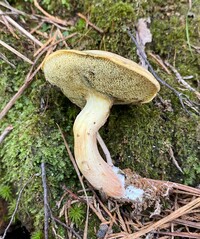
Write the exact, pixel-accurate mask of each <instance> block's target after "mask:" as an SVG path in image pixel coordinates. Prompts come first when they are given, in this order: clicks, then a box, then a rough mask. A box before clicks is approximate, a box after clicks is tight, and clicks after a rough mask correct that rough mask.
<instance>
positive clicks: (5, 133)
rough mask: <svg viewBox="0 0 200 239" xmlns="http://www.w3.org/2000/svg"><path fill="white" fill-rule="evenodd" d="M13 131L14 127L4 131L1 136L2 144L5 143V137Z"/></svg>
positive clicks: (10, 126)
mask: <svg viewBox="0 0 200 239" xmlns="http://www.w3.org/2000/svg"><path fill="white" fill-rule="evenodd" d="M11 130H13V126H12V125H9V126H7V127H6V128H5V129H4V131H3V133H2V134H1V135H0V144H1V143H2V142H3V140H4V139H5V137H6V136H7V135H8V134H9V133H10V132H11Z"/></svg>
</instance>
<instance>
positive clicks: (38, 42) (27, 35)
mask: <svg viewBox="0 0 200 239" xmlns="http://www.w3.org/2000/svg"><path fill="white" fill-rule="evenodd" d="M0 13H3V12H2V11H1V10H0ZM4 17H5V18H6V20H7V21H8V22H9V23H10V24H11V25H12V26H13V27H16V28H17V29H18V30H19V31H20V32H21V33H22V34H24V35H25V36H26V37H28V38H29V39H31V40H32V41H33V42H34V43H35V44H36V45H39V46H42V45H43V44H42V43H41V42H40V41H39V40H38V39H36V38H35V37H34V36H33V35H32V34H31V33H29V32H28V31H27V30H25V29H24V28H23V27H22V26H20V25H19V24H18V23H17V22H15V21H14V20H13V19H12V18H11V17H9V16H4Z"/></svg>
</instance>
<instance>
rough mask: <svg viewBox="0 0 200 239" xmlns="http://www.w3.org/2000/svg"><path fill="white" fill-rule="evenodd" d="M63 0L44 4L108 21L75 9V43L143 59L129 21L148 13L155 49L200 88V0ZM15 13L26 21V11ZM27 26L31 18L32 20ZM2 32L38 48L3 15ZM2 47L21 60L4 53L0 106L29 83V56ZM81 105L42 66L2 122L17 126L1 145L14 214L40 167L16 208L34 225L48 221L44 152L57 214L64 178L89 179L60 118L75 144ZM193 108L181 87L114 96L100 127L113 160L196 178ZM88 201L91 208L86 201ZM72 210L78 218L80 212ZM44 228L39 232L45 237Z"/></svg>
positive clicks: (199, 161)
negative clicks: (141, 98) (149, 97)
mask: <svg viewBox="0 0 200 239" xmlns="http://www.w3.org/2000/svg"><path fill="white" fill-rule="evenodd" d="M55 2H56V3H57V1H55ZM55 2H54V1H46V0H44V1H42V2H41V3H40V4H41V5H42V6H43V8H44V9H46V10H47V11H49V12H50V13H51V14H54V15H57V16H58V15H59V17H60V18H67V19H71V18H74V17H76V13H77V12H81V13H83V14H84V15H87V16H89V18H90V21H91V22H92V23H94V24H95V25H96V26H98V27H99V28H101V29H103V31H104V33H103V34H100V33H99V32H97V31H95V30H94V29H93V28H91V27H88V26H87V25H86V23H85V21H84V20H83V19H79V18H76V21H75V25H74V26H72V27H69V28H68V31H67V32H66V34H70V33H73V32H78V34H77V35H76V36H75V37H73V38H72V39H70V40H69V44H70V45H71V46H72V47H73V48H74V49H79V50H84V49H101V50H107V51H111V52H114V53H117V54H119V55H122V56H124V57H127V58H129V59H133V60H135V61H137V60H138V59H137V55H136V48H135V46H134V44H133V43H132V41H131V39H130V37H129V36H128V35H127V33H126V31H125V30H124V29H125V27H129V28H130V29H132V30H133V29H134V27H135V25H136V23H137V20H138V19H139V18H141V17H145V18H146V17H150V18H151V24H150V30H151V32H152V34H153V41H152V43H150V44H148V46H147V51H149V52H153V53H154V54H158V55H159V56H160V57H161V58H162V59H165V60H167V61H169V62H170V63H171V64H172V65H174V66H175V68H176V69H177V70H178V71H179V72H180V74H181V75H182V76H190V75H192V76H193V78H192V79H190V80H187V82H188V83H189V84H190V85H191V86H193V87H194V88H196V89H199V84H200V82H199V79H200V69H199V65H200V57H199V53H198V51H196V50H195V49H194V48H191V49H190V45H192V46H199V45H198V44H199V38H200V12H199V8H198V7H197V6H199V5H200V1H199V0H196V1H194V3H193V6H192V8H191V9H190V15H188V9H189V7H188V3H187V1H170V0H168V1H159V0H157V1H152V0H151V1H146V0H142V1H136V0H135V1H115V0H102V1H97V0H86V1H73V0H72V1H68V0H65V1H62V3H61V2H60V3H59V4H55ZM11 4H12V5H13V6H16V7H17V8H18V9H22V10H23V11H26V12H28V11H30V9H31V6H32V7H33V3H31V2H27V1H20V2H18V1H12V2H11ZM191 13H192V14H191ZM187 16H191V17H187ZM24 20H25V22H26V21H27V22H29V27H34V26H36V25H37V23H35V22H33V23H32V22H31V21H30V19H26V18H24ZM186 20H187V21H186ZM17 21H18V22H20V19H19V18H18V19H17ZM186 23H187V24H186ZM24 24H25V23H24ZM25 26H26V27H27V28H28V25H26V24H25ZM49 28H50V27H49V26H48V24H45V25H43V31H49ZM186 32H187V33H188V36H189V38H188V37H187V34H186ZM0 38H1V39H2V40H3V41H5V42H6V43H8V44H10V45H12V46H13V47H15V48H16V49H17V50H18V51H21V52H24V54H26V55H27V56H29V57H30V58H32V55H33V51H34V48H33V45H32V43H31V42H30V41H29V40H27V39H26V38H24V37H20V39H16V38H14V37H13V36H12V35H11V33H10V32H9V31H8V30H7V29H6V27H5V26H3V25H1V28H0ZM41 41H42V39H41ZM61 48H62V46H61ZM1 52H2V53H3V54H5V55H6V56H7V58H8V59H9V60H10V61H11V62H12V63H13V64H14V65H15V66H16V68H12V67H11V66H10V65H8V64H7V63H6V62H4V61H2V60H0V106H1V109H3V108H4V107H5V105H6V103H7V102H8V101H9V100H10V98H11V97H12V96H13V94H15V93H16V92H17V90H18V89H19V87H20V86H21V85H22V84H23V82H24V80H25V77H26V74H27V73H28V71H29V68H30V66H29V64H27V63H24V62H23V61H22V60H21V59H20V58H18V57H16V56H15V55H13V54H12V53H11V52H9V51H8V50H6V49H5V48H3V47H1ZM149 61H150V62H151V64H152V65H153V67H154V70H155V71H156V72H157V73H158V74H159V76H160V77H161V78H162V79H163V80H165V81H166V82H168V83H169V84H171V85H172V86H173V87H174V88H176V89H178V90H179V91H180V92H183V93H185V94H188V96H189V97H190V98H191V99H192V100H194V101H196V102H198V101H197V98H196V96H195V95H194V94H193V93H190V92H188V91H187V90H185V89H184V87H183V86H181V85H180V84H179V83H178V82H177V80H176V79H175V76H174V75H173V74H172V75H168V74H167V73H165V72H164V71H163V69H162V68H161V67H160V66H159V65H158V64H156V63H155V61H153V60H152V59H151V57H149ZM163 101H164V102H167V101H168V104H169V105H170V110H168V108H169V107H168V108H166V107H165V105H164V104H163ZM198 103H199V102H198ZM78 112H79V109H78V107H76V106H75V105H73V104H72V103H71V102H70V101H69V100H68V99H66V98H65V97H64V96H63V94H62V93H61V92H60V91H59V90H58V89H57V88H55V87H53V86H51V85H49V84H48V83H47V82H46V81H45V79H44V75H43V74H42V72H39V73H38V74H37V75H36V77H35V80H34V81H33V83H32V84H31V85H30V87H29V88H28V89H27V90H26V91H25V92H24V94H23V95H22V96H21V97H20V99H19V100H18V101H17V102H16V103H15V105H14V106H13V107H12V109H11V110H10V111H9V112H8V114H7V115H6V116H5V117H4V119H3V120H2V121H1V125H0V131H1V132H2V131H3V130H4V129H5V127H6V126H8V125H10V124H11V125H12V126H13V127H14V128H13V130H12V132H11V133H10V134H9V136H8V137H6V139H5V140H4V142H3V143H2V145H1V151H0V175H1V177H0V187H2V188H3V187H4V186H5V185H7V186H10V188H11V189H10V190H11V191H12V196H11V197H9V200H8V203H9V205H10V207H9V209H10V210H9V213H10V214H12V210H13V207H14V205H15V202H16V199H17V196H18V192H19V190H20V188H21V187H22V185H23V184H24V183H26V182H27V181H28V180H29V178H30V177H31V176H33V175H35V174H36V176H35V177H34V178H33V180H31V182H30V183H29V184H28V186H27V187H26V188H25V190H24V193H23V196H22V199H21V201H20V204H19V208H18V213H17V218H18V219H20V220H21V221H22V222H23V223H26V225H27V226H28V227H29V228H30V229H31V230H32V231H35V233H34V235H36V236H38V235H39V236H40V233H38V231H40V230H42V228H43V225H42V223H41V221H43V217H44V216H43V188H42V182H41V175H40V174H38V173H40V171H41V169H40V164H41V162H42V161H44V162H46V170H47V180H48V187H49V189H50V192H49V200H50V204H51V207H52V210H53V212H54V213H55V214H56V215H58V211H59V210H58V209H57V207H56V202H57V201H59V200H60V198H61V196H62V195H63V192H64V190H63V188H62V186H63V185H66V187H67V188H70V189H71V190H72V191H75V192H76V191H77V189H78V188H81V187H80V185H79V181H78V179H77V177H76V173H75V170H74V169H73V166H72V164H71V162H70V160H69V157H68V155H67V152H66V149H65V146H64V143H63V140H62V137H61V134H60V132H59V130H58V127H57V124H59V126H60V127H61V129H62V130H63V131H64V133H65V136H66V138H67V141H68V143H69V145H70V147H71V149H72V150H73V134H72V126H73V121H74V119H75V117H76V115H77V114H78ZM191 114H192V115H191V116H189V115H188V114H187V113H186V112H185V111H184V110H183V108H182V106H181V104H180V102H179V100H178V98H177V96H175V95H174V94H173V93H172V92H171V91H170V90H169V89H167V88H166V87H164V86H161V91H160V93H159V96H158V97H157V98H156V99H154V100H153V102H151V103H149V104H146V105H140V106H134V105H129V106H114V107H113V108H112V110H111V115H110V117H109V119H108V121H107V123H106V124H105V126H104V127H103V128H102V129H101V135H102V137H103V139H104V140H105V142H106V144H107V146H108V148H109V150H110V152H111V155H112V158H113V160H114V163H115V165H116V166H119V167H120V168H121V169H123V168H127V167H129V168H131V169H132V170H134V171H136V172H138V173H139V174H140V175H141V176H144V177H149V178H154V179H163V180H171V181H175V182H181V183H184V184H188V185H192V186H197V185H198V184H199V183H200V118H199V116H197V115H195V114H194V113H191ZM170 148H171V149H172V150H173V153H174V156H175V159H176V161H177V162H178V164H179V166H180V167H181V169H182V170H183V173H181V172H180V171H179V170H178V168H177V167H176V166H175V165H174V163H173V161H172V158H171V157H170V154H169V149H170ZM0 192H1V190H0ZM2 195H3V193H2ZM0 196H1V195H0ZM79 209H80V208H79ZM81 210H85V209H84V207H83V208H82V209H81ZM81 210H80V211H81ZM81 213H82V212H80V214H81ZM10 214H9V215H10ZM81 215H82V214H81ZM78 216H79V217H80V215H78ZM93 217H94V219H93V220H91V221H92V225H91V224H90V228H89V236H90V238H96V237H95V233H94V227H95V226H96V227H98V223H99V222H98V220H97V219H96V218H95V216H93ZM71 218H72V220H73V212H72V217H71ZM82 221H83V219H82V217H81V219H80V220H78V222H77V224H80V225H78V226H80V228H81V229H80V230H82V229H83V226H81V225H82V223H81V222H82ZM63 233H64V232H63ZM61 234H62V231H61V232H60V235H61ZM36 236H35V238H42V237H39V236H38V237H36Z"/></svg>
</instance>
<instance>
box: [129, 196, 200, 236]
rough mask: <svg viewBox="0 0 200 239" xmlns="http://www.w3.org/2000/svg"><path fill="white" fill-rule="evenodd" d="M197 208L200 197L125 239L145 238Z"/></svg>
mask: <svg viewBox="0 0 200 239" xmlns="http://www.w3.org/2000/svg"><path fill="white" fill-rule="evenodd" d="M197 207H200V197H198V198H196V199H194V200H193V201H191V202H190V203H188V204H187V205H185V206H183V207H181V208H179V209H177V210H176V211H174V212H172V213H171V214H170V215H168V216H166V217H165V218H163V219H161V220H159V221H157V222H155V223H153V224H152V225H150V226H149V227H147V228H144V229H141V230H140V231H139V232H136V233H133V234H131V235H129V236H126V237H124V239H137V238H139V237H141V236H143V235H145V234H147V233H149V232H152V231H155V230H156V229H158V228H159V227H160V226H162V225H163V224H165V223H168V222H171V221H173V220H175V219H177V218H178V217H180V216H183V215H185V214H187V213H188V212H190V211H191V210H193V209H195V208H197Z"/></svg>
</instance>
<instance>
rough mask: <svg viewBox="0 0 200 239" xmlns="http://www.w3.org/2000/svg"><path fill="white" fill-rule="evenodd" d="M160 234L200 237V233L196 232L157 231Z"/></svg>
mask: <svg viewBox="0 0 200 239" xmlns="http://www.w3.org/2000/svg"><path fill="white" fill-rule="evenodd" d="M157 234H158V235H167V236H171V237H176V238H177V237H178V238H198V239H199V238H200V233H194V232H157Z"/></svg>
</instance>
